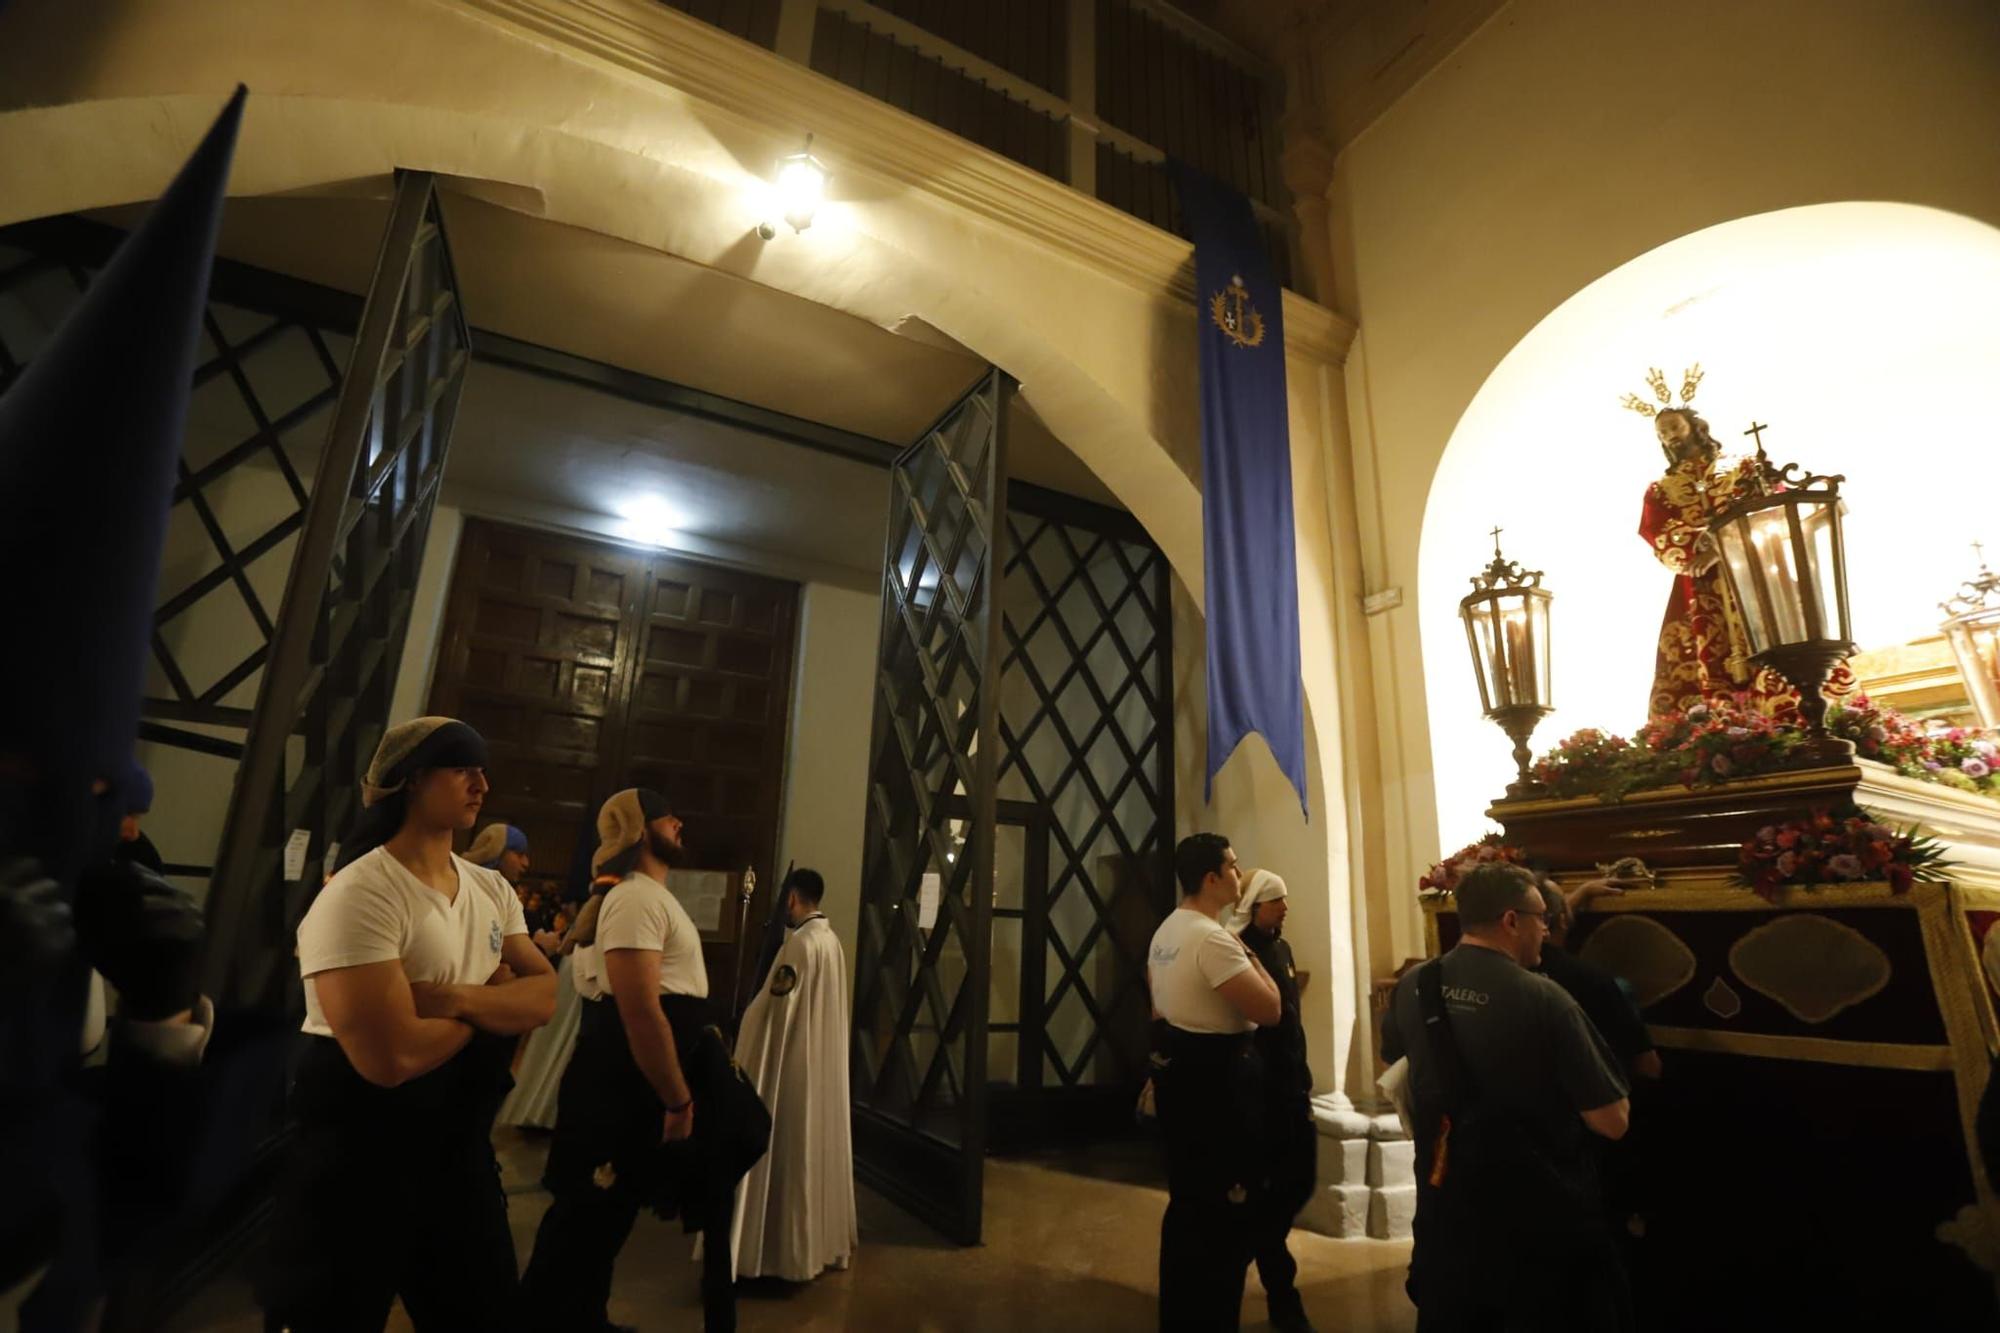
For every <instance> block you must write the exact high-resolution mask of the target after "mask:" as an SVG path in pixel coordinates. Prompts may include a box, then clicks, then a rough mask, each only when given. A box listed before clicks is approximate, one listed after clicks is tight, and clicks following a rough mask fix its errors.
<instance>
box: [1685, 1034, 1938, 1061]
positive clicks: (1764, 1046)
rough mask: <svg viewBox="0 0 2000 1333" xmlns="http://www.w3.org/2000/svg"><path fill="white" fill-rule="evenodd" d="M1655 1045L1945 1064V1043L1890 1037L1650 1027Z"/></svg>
mask: <svg viewBox="0 0 2000 1333" xmlns="http://www.w3.org/2000/svg"><path fill="white" fill-rule="evenodd" d="M1647 1030H1648V1031H1649V1032H1651V1033H1652V1034H1653V1042H1654V1044H1655V1045H1659V1046H1663V1047H1666V1048H1667V1049H1669V1050H1677V1051H1716V1052H1720V1053H1722V1054H1725V1055H1752V1056H1757V1057H1759V1058H1761V1059H1766V1060H1804V1061H1807V1062H1809V1063H1812V1064H1820V1065H1849V1066H1852V1067H1854V1068H1858V1069H1913V1070H1928V1071H1942V1070H1948V1069H1950V1068H1951V1047H1949V1046H1924V1045H1916V1044H1909V1043H1903V1042H1893V1041H1835V1040H1833V1039H1832V1038H1829V1037H1778V1036H1773V1035H1771V1034H1769V1033H1764V1032H1714V1031H1711V1030H1710V1029H1708V1028H1675V1027H1651V1028H1648V1029H1647Z"/></svg>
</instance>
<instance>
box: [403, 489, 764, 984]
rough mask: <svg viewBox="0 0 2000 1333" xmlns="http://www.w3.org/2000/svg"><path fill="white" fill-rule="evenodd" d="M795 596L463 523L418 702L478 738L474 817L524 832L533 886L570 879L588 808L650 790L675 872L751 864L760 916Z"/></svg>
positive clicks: (647, 556) (715, 945) (748, 577)
mask: <svg viewBox="0 0 2000 1333" xmlns="http://www.w3.org/2000/svg"><path fill="white" fill-rule="evenodd" d="M798 603H799V589H798V585H797V584H795V583H789V582H785V581H783V580H780V579H772V578H766V577H762V576H759V575H755V574H747V573H744V572H742V571H739V570H733V569H725V568H722V567H719V566H715V565H709V564H704V563H701V562H699V561H694V560H688V559H685V558H682V557H679V556H673V555H668V554H666V553H664V552H657V551H648V550H644V549H641V548H634V547H625V546H618V545H614V544H612V543H609V542H599V541H592V540H589V539H587V538H580V537H571V536H565V535H561V534H556V533H546V532H536V531H531V530H528V529H524V528H516V527H510V526H506V525H503V524H499V523H494V522H490V521H486V520H481V519H472V520H468V521H467V523H466V526H465V535H464V537H463V539H462V541H461V544H460V547H459V554H458V564H457V568H456V571H455V572H454V574H453V577H452V589H451V598H450V602H449V605H448V608H447V610H446V613H445V628H444V638H443V643H442V646H441V649H440V655H439V661H438V666H437V672H436V675H435V677H434V679H433V682H432V687H431V703H430V708H431V711H432V712H433V713H438V714H443V715H446V716H450V717H458V718H462V719H463V720H464V721H466V722H467V723H469V724H471V725H472V726H473V727H475V728H477V729H478V730H479V732H480V733H481V734H482V735H484V736H485V737H486V740H487V742H488V744H489V746H490V747H491V751H492V758H491V763H490V766H489V769H488V773H489V776H490V777H491V779H492V783H493V791H492V794H491V795H490V796H489V797H488V798H487V804H486V816H487V817H488V818H491V819H496V820H504V821H505V822H507V823H510V824H514V825H517V826H518V827H520V828H521V829H522V830H523V831H524V832H525V833H526V834H527V835H528V841H529V848H530V854H531V857H532V860H533V862H534V871H533V877H534V878H535V879H537V880H540V881H543V882H545V883H547V884H548V885H550V886H555V885H557V884H561V883H565V882H573V878H574V876H575V875H576V874H577V873H578V872H579V870H580V869H581V868H583V867H585V866H586V865H587V859H588V857H589V854H590V849H591V848H593V847H594V846H595V845H596V830H595V823H596V818H597V810H598V807H599V805H600V804H602V802H603V801H604V799H605V798H606V797H607V796H609V795H610V794H611V793H613V792H615V791H619V790H621V789H623V788H625V787H652V788H655V789H657V790H659V791H660V792H662V793H664V794H665V795H666V797H667V798H668V800H669V801H671V802H672V803H673V807H674V812H675V813H676V814H678V815H679V816H680V817H681V819H682V820H683V821H684V823H685V829H684V832H683V840H684V841H685V843H686V845H687V848H688V852H689V854H690V860H691V864H692V865H693V866H695V867H698V868H702V869H711V870H726V871H741V870H743V869H744V868H745V867H752V868H754V869H755V870H756V872H757V875H758V881H759V882H758V888H757V896H756V898H755V899H754V900H753V901H752V903H751V905H750V919H751V921H752V922H757V921H761V920H762V919H763V916H764V912H765V909H766V904H767V903H768V899H769V894H770V893H771V891H772V890H773V889H774V888H775V887H776V884H775V876H774V875H773V873H772V858H773V857H774V855H775V853H776V846H777V834H778V814H779V803H780V799H781V794H782V792H783V790H784V765H785V751H786V741H787V736H788V734H789V723H790V710H791V696H792V661H793V653H794V644H795V634H796V627H797V622H798ZM724 915H725V917H728V916H730V914H729V913H727V912H725V914H724ZM725 924H726V933H725V935H724V936H723V937H717V938H711V939H710V940H709V945H708V950H707V951H708V954H709V957H708V963H709V972H710V989H711V993H713V994H715V995H717V996H718V997H720V996H722V995H723V985H724V983H725V980H726V979H733V978H736V977H737V976H738V975H739V974H740V971H741V968H742V966H743V963H744V960H743V959H742V958H740V957H739V956H738V954H739V951H738V950H737V949H736V948H734V947H733V945H732V944H731V943H729V942H728V941H729V940H730V939H732V938H733V926H734V922H733V920H731V921H728V922H726V923H725ZM732 994H733V992H732Z"/></svg>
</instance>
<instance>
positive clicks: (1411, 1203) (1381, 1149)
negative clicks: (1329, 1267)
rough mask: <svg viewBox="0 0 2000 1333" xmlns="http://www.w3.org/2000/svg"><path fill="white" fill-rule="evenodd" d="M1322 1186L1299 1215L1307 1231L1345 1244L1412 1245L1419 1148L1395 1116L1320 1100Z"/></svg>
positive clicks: (1317, 1105) (1316, 1108)
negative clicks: (1387, 1242) (1406, 1242)
mask: <svg viewBox="0 0 2000 1333" xmlns="http://www.w3.org/2000/svg"><path fill="white" fill-rule="evenodd" d="M1313 1119H1314V1120H1315V1121H1316V1122H1317V1123H1318V1125H1319V1134H1320V1139H1319V1183H1318V1186H1317V1188H1316V1189H1315V1190H1314V1191H1313V1197H1312V1201H1311V1202H1309V1203H1308V1204H1306V1206H1305V1208H1304V1210H1303V1211H1301V1212H1300V1213H1299V1225H1300V1226H1302V1227H1304V1228H1306V1229H1307V1230H1308V1231H1317V1232H1320V1233H1321V1234H1322V1235H1327V1236H1333V1237H1336V1238H1338V1239H1342V1240H1359V1239H1361V1238H1363V1237H1368V1238H1372V1239H1375V1240H1407V1239H1409V1236H1410V1223H1411V1221H1412V1219H1413V1218H1414V1217H1415V1216H1416V1211H1417V1175H1416V1145H1415V1144H1413V1143H1411V1142H1410V1141H1409V1139H1407V1138H1405V1137H1404V1135H1403V1124H1402V1122H1401V1121H1400V1120H1398V1119H1397V1118H1396V1115H1395V1112H1393V1111H1390V1112H1386V1113H1382V1114H1375V1113H1372V1112H1366V1111H1358V1110H1356V1109H1355V1108H1354V1106H1353V1104H1352V1103H1350V1102H1349V1101H1348V1100H1347V1099H1346V1098H1344V1097H1340V1098H1334V1097H1315V1098H1314V1099H1313Z"/></svg>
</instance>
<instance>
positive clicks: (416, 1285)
mask: <svg viewBox="0 0 2000 1333" xmlns="http://www.w3.org/2000/svg"><path fill="white" fill-rule="evenodd" d="M454 1147H455V1148H456V1151H453V1150H451V1149H446V1150H445V1151H443V1152H441V1153H440V1154H439V1155H438V1156H437V1157H433V1158H431V1159H430V1160H429V1161H427V1162H426V1161H424V1160H422V1159H419V1158H417V1157H416V1156H414V1155H405V1154H402V1153H388V1154H385V1151H384V1145H383V1144H382V1142H381V1141H380V1140H379V1139H375V1140H372V1141H362V1140H359V1139H357V1138H355V1137H353V1136H350V1135H347V1134H343V1133H341V1132H339V1131H336V1130H329V1129H326V1128H311V1127H309V1128H303V1129H301V1130H299V1131H298V1137H297V1138H296V1140H295V1141H294V1143H293V1145H292V1151H291V1159H290V1161H289V1162H288V1164H287V1168H286V1172H285V1178H284V1181H283V1183H282V1184H281V1185H280V1187H279V1198H278V1216H277V1218H276V1220H275V1222H274V1224H273V1227H272V1237H271V1253H270V1256H269V1265H270V1277H269V1278H268V1279H267V1282H266V1297H265V1309H266V1312H267V1315H268V1323H267V1327H271V1328H280V1329H290V1330H293V1333H322V1331H324V1333H377V1330H380V1329H381V1328H382V1327H383V1326H384V1325H385V1324H386V1323H387V1322H388V1319H389V1307H390V1306H391V1305H392V1304H393V1303H394V1302H395V1300H396V1298H397V1297H398V1296H400V1297H402V1299H403V1308H404V1309H405V1310H406V1311H407V1312H408V1313H409V1316H410V1322H411V1324H412V1325H414V1326H415V1327H416V1328H417V1329H418V1330H419V1331H420V1333H429V1331H430V1330H441V1331H443V1330H460V1329H470V1328H479V1329H499V1330H510V1329H514V1328H516V1327H517V1326H518V1325H517V1319H518V1314H519V1308H518V1307H519V1302H518V1295H517V1293H518V1280H517V1270H516V1268H515V1263H514V1237H513V1233H512V1232H511V1231H510V1230H509V1229H508V1226H507V1199H506V1195H505V1193H504V1192H503V1191H502V1189H501V1187H500V1168H499V1164H498V1163H497V1162H496V1161H495V1160H494V1158H493V1151H492V1149H491V1147H490V1146H487V1145H485V1144H477V1145H454Z"/></svg>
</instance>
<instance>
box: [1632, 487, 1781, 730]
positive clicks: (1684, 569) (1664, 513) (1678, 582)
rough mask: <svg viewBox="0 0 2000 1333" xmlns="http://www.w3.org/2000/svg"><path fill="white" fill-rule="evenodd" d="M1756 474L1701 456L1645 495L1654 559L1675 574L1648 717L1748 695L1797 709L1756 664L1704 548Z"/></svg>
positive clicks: (1642, 517)
mask: <svg viewBox="0 0 2000 1333" xmlns="http://www.w3.org/2000/svg"><path fill="white" fill-rule="evenodd" d="M1750 468H1751V464H1750V463H1749V462H1748V461H1747V460H1746V461H1745V462H1742V463H1740V464H1738V465H1736V466H1734V467H1731V468H1711V467H1710V465H1709V464H1708V462H1707V460H1706V459H1704V458H1703V457H1701V456H1700V455H1696V456H1693V457H1688V458H1683V459H1682V460H1681V461H1680V462H1678V463H1675V464H1674V465H1673V466H1672V467H1670V468H1668V469H1667V473H1666V475H1665V476H1663V477H1661V478H1660V479H1659V480H1658V481H1656V482H1654V483H1653V484H1652V485H1650V486H1648V487H1647V488H1646V499H1645V504H1644V507H1643V508H1642V509H1641V510H1640V514H1639V535H1640V537H1642V538H1644V539H1645V541H1646V544H1647V545H1648V546H1649V547H1650V548H1651V549H1652V552H1653V558H1654V559H1656V560H1658V561H1659V562H1660V563H1661V564H1663V565H1665V566H1666V567H1667V568H1668V569H1670V570H1672V571H1673V572H1674V584H1673V590H1672V592H1671V593H1670V594H1669V595H1668V597H1667V611H1666V615H1665V616H1664V617H1663V618H1662V619H1661V621H1660V639H1659V647H1658V650H1657V653H1656V655H1655V657H1654V664H1653V692H1652V695H1651V697H1650V698H1649V700H1648V702H1647V709H1646V713H1647V716H1648V717H1649V718H1656V717H1660V716H1663V715H1665V714H1668V713H1681V712H1685V711H1687V709H1689V708H1690V707H1692V706H1693V705H1695V704H1698V703H1708V702H1715V701H1719V700H1729V699H1732V698H1736V697H1738V696H1742V695H1746V694H1747V695H1749V696H1750V697H1751V699H1752V700H1753V701H1754V702H1755V703H1756V705H1757V706H1758V707H1759V708H1761V709H1762V710H1763V711H1765V712H1769V713H1771V714H1774V715H1778V714H1789V713H1792V712H1794V711H1796V710H1797V708H1798V696H1797V695H1796V694H1794V693H1793V692H1792V690H1791V688H1790V687H1789V686H1787V685H1786V684H1785V681H1784V678H1783V677H1781V676H1779V675H1778V674H1777V673H1775V672H1773V671H1770V670H1768V669H1765V670H1759V669H1757V668H1756V667H1754V666H1752V665H1751V663H1750V661H1749V657H1750V643H1749V638H1748V635H1747V634H1746V633H1745V632H1744V629H1743V621H1742V617H1741V616H1739V615H1738V614H1737V612H1736V607H1735V605H1734V604H1733V602H1732V601H1731V600H1730V596H1729V588H1728V584H1727V582H1726V581H1725V579H1724V578H1723V574H1722V569H1721V566H1720V564H1719V562H1717V561H1716V559H1715V556H1714V554H1713V551H1712V549H1707V548H1706V544H1705V543H1701V542H1700V538H1701V537H1702V536H1703V534H1705V533H1706V532H1707V531H1708V525H1709V523H1710V521H1711V520H1712V519H1713V518H1714V516H1715V515H1716V514H1717V513H1719V512H1720V511H1721V510H1722V508H1723V507H1724V506H1726V505H1728V504H1729V503H1730V501H1732V500H1734V499H1736V498H1737V497H1738V496H1739V495H1740V494H1742V493H1743V488H1744V487H1746V486H1747V485H1748V484H1749V481H1748V478H1749V475H1750Z"/></svg>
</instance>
